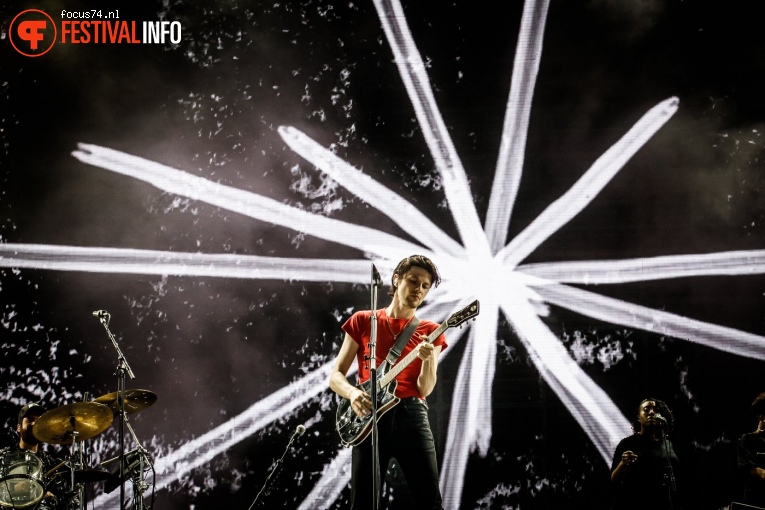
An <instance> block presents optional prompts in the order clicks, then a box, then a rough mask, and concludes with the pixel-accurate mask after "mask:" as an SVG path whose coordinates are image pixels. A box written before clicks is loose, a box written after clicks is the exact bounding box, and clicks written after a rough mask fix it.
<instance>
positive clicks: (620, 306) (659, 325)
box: [536, 284, 765, 360]
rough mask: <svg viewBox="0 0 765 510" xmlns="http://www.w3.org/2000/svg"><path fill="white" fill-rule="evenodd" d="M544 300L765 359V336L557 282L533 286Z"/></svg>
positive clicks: (607, 320) (595, 315)
mask: <svg viewBox="0 0 765 510" xmlns="http://www.w3.org/2000/svg"><path fill="white" fill-rule="evenodd" d="M536 290H537V292H538V293H539V295H541V296H542V297H543V298H544V299H545V301H547V302H548V303H551V304H555V305H558V306H561V307H563V308H566V309H568V310H571V311H573V312H577V313H580V314H582V315H585V316H587V317H592V318H593V319H598V320H601V321H604V322H608V323H611V324H619V325H622V326H626V327H630V328H634V329H640V330H643V331H648V332H651V333H655V334H657V335H665V336H670V337H673V338H679V339H681V340H686V341H689V342H694V343H697V344H699V345H704V346H706V347H712V348H714V349H717V350H719V351H724V352H729V353H731V354H736V355H738V356H744V357H746V358H755V359H761V360H765V337H761V336H758V335H753V334H751V333H746V332H743V331H739V330H736V329H733V328H728V327H725V326H718V325H717V324H710V323H708V322H702V321H697V320H694V319H689V318H686V317H682V316H679V315H675V314H672V313H668V312H663V311H661V310H654V309H653V308H647V307H644V306H640V305H636V304H633V303H627V302H625V301H621V300H619V299H614V298H609V297H606V296H601V295H599V294H594V293H592V292H588V291H586V290H581V289H577V288H574V287H569V286H567V285H561V284H551V285H543V286H541V287H537V289H536Z"/></svg>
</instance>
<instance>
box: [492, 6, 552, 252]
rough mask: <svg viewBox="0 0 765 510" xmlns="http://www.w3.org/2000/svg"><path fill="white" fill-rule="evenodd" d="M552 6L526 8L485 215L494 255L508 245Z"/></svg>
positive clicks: (524, 9)
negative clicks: (509, 227)
mask: <svg viewBox="0 0 765 510" xmlns="http://www.w3.org/2000/svg"><path fill="white" fill-rule="evenodd" d="M549 5H550V2H549V0H535V1H527V2H524V4H523V15H522V17H521V29H520V32H519V34H518V45H517V47H516V50H515V60H514V63H513V78H512V81H511V83H510V97H509V98H508V101H507V108H506V109H505V123H504V127H503V128H502V139H501V142H500V147H499V158H498V159H497V169H496V172H495V173H494V184H493V185H492V188H491V198H490V199H489V207H488V209H487V212H486V224H485V225H486V227H485V231H486V236H487V238H488V239H489V244H490V245H491V249H492V253H496V252H498V251H499V250H500V249H501V248H502V247H503V246H504V245H505V242H506V239H507V232H508V226H509V225H510V216H511V214H512V210H513V205H515V199H516V197H517V194H518V186H519V185H520V182H521V174H522V172H523V162H524V155H525V154H524V153H525V151H526V137H527V136H528V129H529V116H530V115H531V102H532V99H533V97H534V86H535V85H536V82H537V72H538V71H539V62H540V61H541V59H542V39H543V37H544V32H545V23H546V21H547V10H548V7H549Z"/></svg>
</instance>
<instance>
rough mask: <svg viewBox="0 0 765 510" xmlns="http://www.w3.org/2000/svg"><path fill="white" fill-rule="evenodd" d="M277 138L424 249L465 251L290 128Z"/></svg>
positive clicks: (404, 203)
mask: <svg viewBox="0 0 765 510" xmlns="http://www.w3.org/2000/svg"><path fill="white" fill-rule="evenodd" d="M279 135H281V137H282V139H283V140H284V142H285V143H286V144H287V145H289V146H290V148H291V149H292V150H293V151H295V152H296V153H297V154H299V155H300V156H302V157H303V158H304V159H305V160H307V161H308V162H309V163H311V164H313V165H314V166H316V167H317V168H319V169H320V170H321V171H322V172H324V173H326V174H327V175H328V176H329V177H330V178H331V179H332V180H334V181H335V182H337V183H338V184H340V185H341V186H343V187H344V188H346V189H347V190H348V191H350V192H351V193H353V194H354V195H356V196H357V197H358V198H360V199H361V200H363V201H364V202H366V203H367V204H369V205H370V206H372V207H374V208H375V209H378V210H379V211H380V212H382V213H383V214H385V215H386V216H387V217H388V218H390V219H391V220H393V221H394V222H395V223H396V224H397V225H398V226H399V227H401V228H402V229H403V230H404V231H406V233H407V234H409V235H410V236H412V237H413V238H415V239H417V241H418V242H419V243H420V244H422V245H423V246H427V247H428V248H429V249H430V250H432V251H433V252H445V253H448V254H449V255H453V256H462V255H464V253H465V248H463V247H462V246H460V244H459V243H457V242H456V241H455V240H454V239H452V238H451V237H449V236H448V235H446V233H444V231H443V230H441V229H440V228H438V227H437V226H436V225H435V224H434V223H433V222H432V221H430V218H428V217H427V216H425V215H424V214H422V212H420V210H419V209H417V208H416V207H414V205H412V204H411V203H410V202H409V201H407V200H405V199H404V198H403V197H402V196H401V195H399V194H398V193H394V192H392V191H391V190H390V189H388V188H386V187H385V186H383V185H382V184H380V183H379V182H377V181H376V180H374V179H372V177H370V176H369V175H365V174H363V173H361V172H360V171H359V170H358V169H356V168H355V167H353V166H352V165H349V164H348V163H346V162H345V161H343V160H342V159H340V158H339V157H337V156H336V155H334V154H333V153H331V152H330V151H329V150H327V149H326V148H324V147H322V146H321V145H319V144H318V143H316V142H315V141H314V140H312V139H311V138H310V137H308V136H307V135H306V134H305V133H302V132H301V131H299V130H297V129H295V128H293V127H289V126H281V127H279ZM402 258H403V257H402Z"/></svg>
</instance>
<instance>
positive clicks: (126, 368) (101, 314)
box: [93, 311, 135, 510]
mask: <svg viewBox="0 0 765 510" xmlns="http://www.w3.org/2000/svg"><path fill="white" fill-rule="evenodd" d="M93 313H94V314H95V315H96V316H97V317H98V320H99V321H100V322H101V324H102V325H103V327H104V329H105V330H106V334H107V336H108V337H109V340H111V341H112V345H114V349H115V350H116V351H117V360H118V361H117V372H116V375H117V393H118V394H119V397H118V400H119V415H120V427H119V438H120V510H123V509H124V508H125V374H127V375H129V376H130V378H131V379H135V374H133V370H131V368H130V365H128V362H127V359H125V355H124V354H122V350H121V349H120V346H119V344H117V339H116V338H114V335H113V334H112V332H111V331H110V330H109V322H110V321H111V317H112V316H111V315H109V312H106V311H98V312H93Z"/></svg>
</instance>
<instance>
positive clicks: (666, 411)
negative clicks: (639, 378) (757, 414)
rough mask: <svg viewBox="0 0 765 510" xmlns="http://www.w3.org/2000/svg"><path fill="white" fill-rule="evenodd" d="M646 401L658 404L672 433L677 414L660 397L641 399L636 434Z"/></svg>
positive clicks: (635, 423)
mask: <svg viewBox="0 0 765 510" xmlns="http://www.w3.org/2000/svg"><path fill="white" fill-rule="evenodd" d="M646 402H653V403H654V404H656V411H657V412H658V413H659V414H660V415H662V416H663V417H665V418H666V419H667V428H666V429H665V432H666V433H667V434H669V433H671V432H672V430H673V429H674V428H675V415H674V414H672V410H671V409H670V408H669V406H668V405H667V404H666V402H664V401H663V400H659V399H658V398H644V399H643V400H641V401H640V404H638V406H637V412H636V413H635V417H634V419H633V420H632V431H633V432H634V433H636V434H637V433H638V432H640V420H639V419H638V416H640V409H641V408H642V407H643V404H645V403H646ZM763 405H765V403H763Z"/></svg>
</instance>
